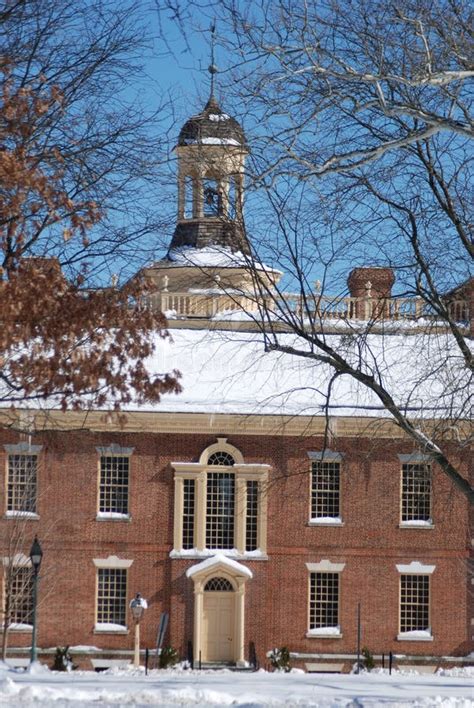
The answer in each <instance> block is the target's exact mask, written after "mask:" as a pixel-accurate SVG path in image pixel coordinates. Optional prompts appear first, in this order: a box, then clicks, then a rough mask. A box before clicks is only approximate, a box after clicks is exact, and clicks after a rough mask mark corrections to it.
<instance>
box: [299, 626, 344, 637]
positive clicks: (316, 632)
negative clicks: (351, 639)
mask: <svg viewBox="0 0 474 708" xmlns="http://www.w3.org/2000/svg"><path fill="white" fill-rule="evenodd" d="M306 636H307V637H308V638H309V639H311V638H313V639H314V638H317V639H342V634H341V628H340V627H317V628H315V629H308V631H307V632H306Z"/></svg>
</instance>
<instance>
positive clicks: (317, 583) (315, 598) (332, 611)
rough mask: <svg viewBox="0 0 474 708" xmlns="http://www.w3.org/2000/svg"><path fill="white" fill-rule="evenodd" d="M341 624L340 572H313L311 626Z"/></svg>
mask: <svg viewBox="0 0 474 708" xmlns="http://www.w3.org/2000/svg"><path fill="white" fill-rule="evenodd" d="M338 626H339V573H311V574H310V595H309V628H310V630H311V629H323V628H329V627H331V628H334V627H338Z"/></svg>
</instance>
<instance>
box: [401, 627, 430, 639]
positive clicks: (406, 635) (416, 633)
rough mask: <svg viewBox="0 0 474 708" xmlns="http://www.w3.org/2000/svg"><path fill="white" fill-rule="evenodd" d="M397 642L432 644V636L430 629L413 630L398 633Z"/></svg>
mask: <svg viewBox="0 0 474 708" xmlns="http://www.w3.org/2000/svg"><path fill="white" fill-rule="evenodd" d="M397 641H399V642H432V641H433V635H432V634H431V629H426V630H425V629H414V630H413V631H411V632H400V634H397Z"/></svg>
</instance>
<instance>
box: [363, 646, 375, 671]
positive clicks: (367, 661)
mask: <svg viewBox="0 0 474 708" xmlns="http://www.w3.org/2000/svg"><path fill="white" fill-rule="evenodd" d="M362 656H363V657H364V659H363V664H364V669H366V670H367V671H371V670H372V669H373V668H374V666H375V662H374V655H373V654H372V652H370V651H369V649H367V647H363V648H362Z"/></svg>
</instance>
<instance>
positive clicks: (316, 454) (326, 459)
mask: <svg viewBox="0 0 474 708" xmlns="http://www.w3.org/2000/svg"><path fill="white" fill-rule="evenodd" d="M307 454H308V457H309V459H310V460H311V464H310V475H309V521H308V525H309V526H343V525H344V522H343V520H342V512H341V508H342V494H341V492H342V489H341V488H342V484H341V476H342V469H343V466H342V462H343V460H344V455H343V454H342V453H341V452H335V451H333V450H322V451H309V452H308V453H307ZM315 463H316V464H318V463H323V464H324V463H329V464H338V465H339V488H338V494H339V509H338V514H337V515H334V516H332V515H328V516H313V515H312V511H313V494H314V474H315V471H314V464H315Z"/></svg>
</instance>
